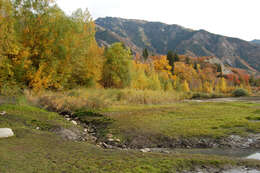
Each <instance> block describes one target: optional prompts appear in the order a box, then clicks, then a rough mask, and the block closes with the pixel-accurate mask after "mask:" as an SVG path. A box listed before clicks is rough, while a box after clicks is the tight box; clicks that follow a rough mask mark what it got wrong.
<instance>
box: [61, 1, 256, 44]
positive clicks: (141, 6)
mask: <svg viewBox="0 0 260 173" xmlns="http://www.w3.org/2000/svg"><path fill="white" fill-rule="evenodd" d="M57 3H58V5H59V6H60V8H62V9H63V10H64V11H65V12H66V13H67V14H70V13H71V12H73V11H75V10H76V9H78V8H82V9H86V8H87V9H88V10H89V11H90V13H91V15H92V17H93V18H94V19H97V18H98V17H106V16H109V17H121V18H126V19H142V20H147V21H159V22H163V23H167V24H178V25H181V26H183V27H186V28H190V29H194V30H198V29H204V30H207V31H209V32H212V33H215V34H220V35H225V36H230V37H237V38H241V39H244V40H247V41H251V40H253V39H260V22H259V19H260V0H57Z"/></svg>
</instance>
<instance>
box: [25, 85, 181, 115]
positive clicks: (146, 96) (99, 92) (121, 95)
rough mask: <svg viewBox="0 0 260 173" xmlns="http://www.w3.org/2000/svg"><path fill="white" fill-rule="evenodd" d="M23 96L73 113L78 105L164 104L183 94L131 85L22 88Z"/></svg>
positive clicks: (46, 106) (43, 105)
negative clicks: (134, 87)
mask: <svg viewBox="0 0 260 173" xmlns="http://www.w3.org/2000/svg"><path fill="white" fill-rule="evenodd" d="M25 97H26V99H27V100H28V101H29V102H30V103H31V104H33V105H34V106H38V107H41V108H44V109H47V110H49V111H55V112H59V113H62V112H68V113H73V112H75V111H77V110H80V109H87V110H99V109H104V108H106V107H107V106H108V105H109V106H111V105H129V104H131V105H138V104H168V103H173V102H176V101H178V100H181V99H182V98H184V97H185V95H184V94H182V93H176V92H174V91H172V92H164V91H151V90H145V91H143V90H132V89H123V90H118V89H75V90H70V91H64V92H50V91H44V92H41V93H37V94H35V93H33V92H31V91H28V90H27V91H25Z"/></svg>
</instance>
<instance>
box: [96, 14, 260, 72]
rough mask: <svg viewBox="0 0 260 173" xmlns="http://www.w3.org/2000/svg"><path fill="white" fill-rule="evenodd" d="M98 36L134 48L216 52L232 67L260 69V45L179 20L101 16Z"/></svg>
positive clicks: (202, 53)
mask: <svg viewBox="0 0 260 173" xmlns="http://www.w3.org/2000/svg"><path fill="white" fill-rule="evenodd" d="M95 23H96V25H97V33H96V40H97V41H98V43H99V44H101V45H109V44H112V43H113V42H116V41H121V42H123V43H124V44H125V45H126V46H128V47H130V48H131V50H132V51H134V52H138V53H141V52H142V50H143V48H145V47H146V48H147V49H148V50H149V51H150V52H153V53H156V54H166V53H167V51H169V50H173V51H175V52H177V53H179V54H187V55H190V56H213V57H217V58H219V59H220V60H221V61H222V62H223V63H225V64H228V65H230V66H232V67H238V68H243V69H247V70H249V71H251V72H257V71H258V72H259V71H260V61H259V60H260V45H258V44H255V43H253V42H247V41H245V40H242V39H239V38H233V37H227V36H222V35H219V34H213V33H210V32H208V31H206V30H203V29H201V30H193V29H188V28H185V27H183V26H180V25H176V24H171V25H169V24H165V23H162V22H149V21H145V20H138V19H123V18H115V17H106V18H98V19H97V20H96V21H95Z"/></svg>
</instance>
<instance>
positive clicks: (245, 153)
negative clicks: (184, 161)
mask: <svg viewBox="0 0 260 173" xmlns="http://www.w3.org/2000/svg"><path fill="white" fill-rule="evenodd" d="M181 152H185V153H192V154H203V155H219V156H227V157H237V158H244V159H255V160H260V150H253V149H237V150H234V149H232V150H227V149H224V150H223V149H191V150H186V151H181ZM223 173H260V171H259V170H247V169H244V168H235V169H230V170H226V171H223Z"/></svg>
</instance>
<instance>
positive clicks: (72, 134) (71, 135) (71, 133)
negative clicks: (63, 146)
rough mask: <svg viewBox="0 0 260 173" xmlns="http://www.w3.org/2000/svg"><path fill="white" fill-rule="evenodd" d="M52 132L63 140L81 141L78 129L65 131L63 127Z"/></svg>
mask: <svg viewBox="0 0 260 173" xmlns="http://www.w3.org/2000/svg"><path fill="white" fill-rule="evenodd" d="M51 131H52V132H54V133H56V134H57V135H59V136H61V138H63V139H65V140H70V141H80V139H81V133H80V131H79V130H78V129H65V128H62V127H59V128H56V129H52V130H51Z"/></svg>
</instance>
